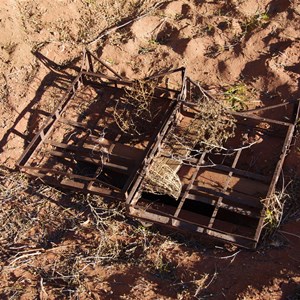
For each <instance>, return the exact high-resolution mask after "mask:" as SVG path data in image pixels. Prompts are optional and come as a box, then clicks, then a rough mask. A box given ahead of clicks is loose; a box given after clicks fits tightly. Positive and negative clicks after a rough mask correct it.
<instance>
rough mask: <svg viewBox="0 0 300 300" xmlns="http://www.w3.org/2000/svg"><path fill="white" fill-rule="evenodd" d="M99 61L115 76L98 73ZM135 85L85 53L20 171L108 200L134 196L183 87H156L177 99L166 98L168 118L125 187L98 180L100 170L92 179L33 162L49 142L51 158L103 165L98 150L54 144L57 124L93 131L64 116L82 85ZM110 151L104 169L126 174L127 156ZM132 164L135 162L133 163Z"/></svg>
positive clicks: (27, 151)
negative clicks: (50, 138) (140, 175)
mask: <svg viewBox="0 0 300 300" xmlns="http://www.w3.org/2000/svg"><path fill="white" fill-rule="evenodd" d="M95 62H98V63H100V65H102V66H103V67H104V70H105V71H108V73H109V72H110V73H112V74H113V75H110V74H107V73H106V74H105V73H103V72H99V71H98V72H94V64H95ZM177 72H178V73H180V74H181V79H182V82H183V80H184V78H185V68H178V69H174V70H169V71H166V72H162V73H160V74H158V75H155V76H151V77H147V78H144V81H147V80H151V79H153V78H160V77H164V76H167V75H169V74H172V73H177ZM93 79H97V80H99V81H100V82H93ZM133 82H134V81H133V80H129V79H127V78H124V77H122V76H120V75H119V74H118V73H117V72H115V71H114V70H113V69H112V68H111V67H109V66H108V65H107V64H106V63H105V62H104V61H102V60H101V59H99V58H97V57H96V56H95V55H94V54H92V53H91V52H89V51H85V52H84V54H83V59H82V65H81V68H80V72H79V74H78V75H77V77H76V78H75V79H74V80H73V82H72V83H71V86H70V88H69V89H68V90H67V92H66V94H65V95H64V97H63V98H62V100H61V102H60V103H59V104H58V105H57V106H56V107H55V109H54V112H53V113H52V114H51V115H50V116H49V117H48V119H47V120H46V122H45V123H44V125H43V126H42V128H41V129H40V130H39V132H38V133H37V134H36V135H35V137H34V138H33V140H32V141H31V142H30V144H29V145H28V146H27V148H26V149H25V151H24V153H23V154H22V156H21V157H20V159H19V160H18V162H17V166H18V167H19V169H20V170H22V171H24V172H26V173H28V174H29V175H32V176H36V177H38V178H41V179H42V180H43V181H45V182H47V183H49V184H52V185H57V186H60V187H64V188H71V189H73V190H78V191H84V192H92V193H97V194H99V195H101V196H105V197H113V198H119V199H124V198H125V197H127V196H128V193H130V190H131V186H132V185H135V183H136V180H137V178H138V177H139V174H142V173H143V172H144V170H145V168H146V167H147V166H148V164H149V163H150V160H151V158H152V156H153V153H154V152H155V151H156V149H157V147H158V145H159V143H160V141H161V138H162V136H163V135H164V133H165V132H166V130H167V129H168V126H169V124H170V119H171V118H172V116H173V115H174V107H175V106H176V97H179V95H180V94H181V90H182V88H180V89H179V90H174V89H168V88H165V87H159V86H158V87H156V88H157V89H161V90H164V91H168V92H170V93H172V94H173V95H174V97H175V98H174V99H173V98H165V97H164V98H162V101H168V102H169V106H168V108H167V110H166V111H165V112H163V113H164V117H163V118H162V119H161V120H160V121H159V123H158V124H157V126H156V128H155V130H154V131H153V133H152V135H151V138H150V140H149V143H148V145H147V147H146V148H145V149H144V151H143V155H142V158H140V159H139V160H138V161H135V162H134V164H135V167H134V168H133V169H132V170H131V172H130V173H129V175H130V176H129V178H128V180H127V181H126V183H125V185H124V187H123V188H118V187H116V186H114V185H112V184H110V183H108V182H103V181H101V180H99V179H98V178H97V175H99V174H97V172H98V170H99V169H100V167H99V168H98V169H97V171H96V175H95V176H92V177H91V176H83V175H78V174H73V173H69V172H64V171H59V170H55V169H52V168H47V167H44V166H32V165H31V163H30V160H31V159H32V158H34V157H35V156H36V155H37V153H38V151H39V150H40V149H41V147H42V145H44V144H45V143H48V144H51V146H53V147H55V150H52V151H48V154H49V155H50V156H51V157H56V158H69V159H73V160H74V161H83V162H87V163H95V164H97V163H98V164H99V158H98V159H97V157H96V158H95V151H92V152H93V155H91V154H92V153H91V152H89V151H88V150H87V149H85V148H83V147H81V148H80V147H76V146H72V145H67V144H65V143H61V142H54V143H53V142H52V143H50V142H49V137H51V134H52V132H53V129H54V126H55V125H56V124H57V123H62V124H67V125H70V126H73V127H74V128H81V129H83V130H86V131H87V132H89V130H90V128H88V126H87V125H86V124H82V123H80V122H76V121H72V120H68V119H65V118H64V117H62V115H63V113H64V112H66V111H67V109H68V107H69V105H70V103H72V99H74V97H75V95H76V92H77V90H78V89H79V88H80V87H81V86H82V85H93V86H95V87H97V88H102V89H113V90H121V89H124V88H126V87H127V86H130V85H132V84H133ZM88 134H89V137H90V138H93V137H92V135H91V134H90V133H88ZM116 143H117V141H116V140H115V141H112V145H111V147H113V146H114V145H115V144H116ZM110 150H111V148H110V149H109V150H108V153H105V159H104V161H103V166H104V167H109V168H113V169H117V170H118V171H119V172H120V174H122V173H124V172H125V173H126V166H125V167H124V163H125V162H126V160H127V161H128V159H126V157H122V156H119V157H118V156H116V155H113V154H111V153H109V152H110ZM101 152H103V151H101ZM102 154H103V153H102ZM112 159H113V160H114V161H115V162H114V163H110V161H111V160H112ZM118 162H119V163H118ZM128 163H129V164H130V163H132V161H131V162H128ZM94 183H96V184H98V185H99V186H100V187H99V186H94Z"/></svg>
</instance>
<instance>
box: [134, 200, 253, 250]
mask: <svg viewBox="0 0 300 300" xmlns="http://www.w3.org/2000/svg"><path fill="white" fill-rule="evenodd" d="M129 213H130V215H132V216H135V217H138V218H142V219H145V220H147V221H152V222H155V223H158V224H162V225H164V226H168V227H170V228H172V229H174V227H176V228H178V229H179V230H184V231H187V232H194V233H204V231H205V232H206V234H208V235H209V236H212V237H214V238H218V239H222V240H224V241H228V242H232V243H235V244H237V245H239V246H242V247H245V248H251V249H252V248H255V247H256V244H257V241H256V240H254V239H252V238H249V237H246V236H241V235H238V234H231V233H227V232H224V231H221V230H219V229H213V230H212V229H209V228H208V227H207V226H205V225H201V226H199V224H195V223H191V222H188V221H187V220H183V219H180V218H176V217H174V216H172V215H169V214H164V213H163V212H162V211H158V210H155V209H149V208H148V209H147V211H146V210H145V208H144V207H141V206H138V205H135V206H130V205H129Z"/></svg>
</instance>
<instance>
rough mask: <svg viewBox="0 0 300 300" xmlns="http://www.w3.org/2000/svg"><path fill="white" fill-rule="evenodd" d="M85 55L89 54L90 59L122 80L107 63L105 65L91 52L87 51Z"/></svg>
mask: <svg viewBox="0 0 300 300" xmlns="http://www.w3.org/2000/svg"><path fill="white" fill-rule="evenodd" d="M87 53H89V54H90V56H91V57H93V58H94V59H96V60H97V61H98V62H99V63H100V64H102V65H103V66H104V67H105V68H107V69H108V70H109V71H111V72H112V73H113V74H114V75H116V76H117V77H118V78H120V79H123V77H122V76H121V75H119V74H118V73H117V72H116V71H115V70H114V69H112V68H111V67H110V66H109V65H108V64H107V63H105V62H104V61H103V60H102V59H100V58H98V57H96V56H95V55H94V54H93V53H92V52H90V51H87Z"/></svg>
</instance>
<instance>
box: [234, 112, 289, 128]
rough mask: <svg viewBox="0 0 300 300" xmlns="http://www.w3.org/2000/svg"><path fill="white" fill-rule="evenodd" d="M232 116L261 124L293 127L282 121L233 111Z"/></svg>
mask: <svg viewBox="0 0 300 300" xmlns="http://www.w3.org/2000/svg"><path fill="white" fill-rule="evenodd" d="M231 114H232V115H233V116H239V117H243V118H249V119H254V120H259V121H261V122H267V123H273V124H279V125H283V126H290V125H291V123H287V122H282V121H278V120H273V119H268V118H264V117H260V116H256V115H253V114H248V113H241V112H235V111H232V112H231Z"/></svg>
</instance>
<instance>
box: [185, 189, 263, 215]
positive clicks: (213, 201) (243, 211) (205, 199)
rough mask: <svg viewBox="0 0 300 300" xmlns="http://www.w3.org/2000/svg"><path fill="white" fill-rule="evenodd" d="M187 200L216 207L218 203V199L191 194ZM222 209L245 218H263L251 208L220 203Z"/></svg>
mask: <svg viewBox="0 0 300 300" xmlns="http://www.w3.org/2000/svg"><path fill="white" fill-rule="evenodd" d="M186 199H187V200H192V201H197V202H201V203H205V204H209V205H215V204H216V202H217V199H213V198H208V197H203V196H199V195H195V194H190V193H189V194H188V195H187V197H186ZM238 204H239V203H238ZM245 206H246V205H245ZM220 208H224V209H226V210H229V211H232V212H236V213H238V214H240V215H244V216H248V217H252V218H256V219H259V218H260V217H261V214H260V213H258V212H255V211H253V210H251V207H249V209H247V208H241V207H238V206H232V205H229V204H226V203H223V202H221V203H220ZM252 208H253V207H252Z"/></svg>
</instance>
